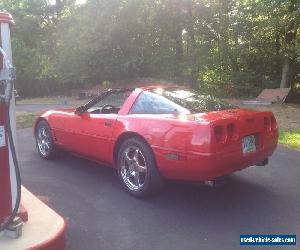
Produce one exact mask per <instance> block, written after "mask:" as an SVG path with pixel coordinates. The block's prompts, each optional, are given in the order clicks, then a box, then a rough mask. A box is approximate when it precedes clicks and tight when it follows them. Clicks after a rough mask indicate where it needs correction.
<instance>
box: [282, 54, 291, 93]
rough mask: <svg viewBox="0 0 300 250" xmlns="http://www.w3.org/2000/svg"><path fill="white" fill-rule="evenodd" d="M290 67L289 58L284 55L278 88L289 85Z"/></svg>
mask: <svg viewBox="0 0 300 250" xmlns="http://www.w3.org/2000/svg"><path fill="white" fill-rule="evenodd" d="M290 67H291V60H290V58H289V57H288V56H285V57H284V59H283V64H282V74H281V82H280V88H288V87H289V86H290V84H289V75H290V74H289V73H290Z"/></svg>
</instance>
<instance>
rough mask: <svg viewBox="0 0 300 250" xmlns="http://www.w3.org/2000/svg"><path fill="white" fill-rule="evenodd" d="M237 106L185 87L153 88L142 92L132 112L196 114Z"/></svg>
mask: <svg viewBox="0 0 300 250" xmlns="http://www.w3.org/2000/svg"><path fill="white" fill-rule="evenodd" d="M233 108H235V106H233V105H231V104H229V103H227V102H224V101H221V100H218V99H216V98H213V97H211V96H209V95H201V94H199V93H197V92H195V91H192V90H185V89H174V88H173V89H162V88H157V89H152V90H151V91H144V92H142V93H141V94H140V96H139V97H138V99H137V100H136V102H135V104H134V105H133V107H132V109H131V112H130V113H131V114H171V113H180V114H194V113H203V112H209V111H218V110H226V109H233Z"/></svg>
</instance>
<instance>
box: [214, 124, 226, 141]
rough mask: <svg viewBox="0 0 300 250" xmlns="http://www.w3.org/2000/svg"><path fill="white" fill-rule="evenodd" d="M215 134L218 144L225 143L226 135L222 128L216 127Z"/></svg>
mask: <svg viewBox="0 0 300 250" xmlns="http://www.w3.org/2000/svg"><path fill="white" fill-rule="evenodd" d="M214 133H215V138H216V140H217V142H221V141H223V137H224V133H223V127H222V126H215V127H214Z"/></svg>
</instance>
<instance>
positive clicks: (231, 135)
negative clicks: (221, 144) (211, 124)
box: [227, 123, 236, 140]
mask: <svg viewBox="0 0 300 250" xmlns="http://www.w3.org/2000/svg"><path fill="white" fill-rule="evenodd" d="M227 135H228V139H229V140H232V139H235V137H236V129H235V125H234V124H233V123H230V124H228V125H227Z"/></svg>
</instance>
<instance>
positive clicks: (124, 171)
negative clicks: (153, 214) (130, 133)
mask: <svg viewBox="0 0 300 250" xmlns="http://www.w3.org/2000/svg"><path fill="white" fill-rule="evenodd" d="M117 163H118V175H119V178H120V180H121V182H122V184H123V186H124V187H125V189H126V190H127V191H128V192H129V193H130V194H132V195H134V196H136V197H144V196H147V195H151V194H154V193H156V192H158V191H159V190H160V189H161V188H162V187H163V184H164V180H163V178H162V176H161V175H160V173H159V171H158V169H157V166H156V162H155V159H154V156H153V153H152V150H151V148H150V147H149V146H148V145H147V144H146V143H145V142H144V141H143V140H141V139H139V138H130V139H127V140H126V141H124V142H123V143H122V145H121V147H120V150H119V152H118V161H117Z"/></svg>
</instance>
